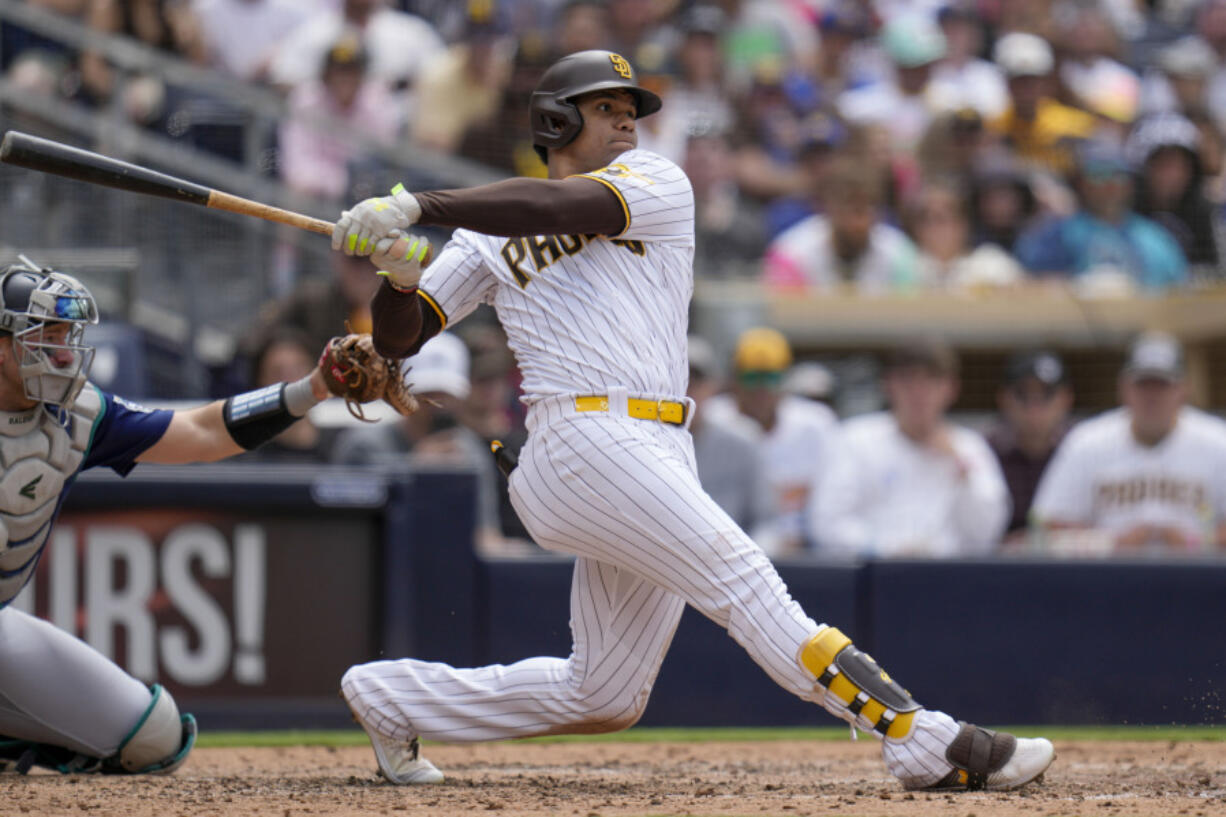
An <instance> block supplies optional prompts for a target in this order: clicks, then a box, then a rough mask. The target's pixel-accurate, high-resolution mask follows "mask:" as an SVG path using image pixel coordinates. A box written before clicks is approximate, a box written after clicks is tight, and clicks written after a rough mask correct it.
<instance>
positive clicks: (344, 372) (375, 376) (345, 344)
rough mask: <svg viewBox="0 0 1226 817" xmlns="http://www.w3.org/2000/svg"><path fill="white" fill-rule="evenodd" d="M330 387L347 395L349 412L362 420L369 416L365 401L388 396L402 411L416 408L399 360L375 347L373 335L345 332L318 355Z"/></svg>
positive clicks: (407, 411) (370, 421) (387, 398)
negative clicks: (383, 354) (382, 354)
mask: <svg viewBox="0 0 1226 817" xmlns="http://www.w3.org/2000/svg"><path fill="white" fill-rule="evenodd" d="M319 368H320V371H322V372H323V376H324V381H325V382H326V383H327V384H328V391H330V392H332V393H333V394H335V395H336V396H337V397H343V398H345V406H346V408H348V409H349V413H350V414H352V415H353V416H354V417H356V418H358V419H359V420H364V421H366V422H368V423H373V422H375V421H374V420H371V419H369V418H367V417H366V413H365V412H364V411H363V410H362V404H363V403H370V402H372V401H374V400H379V399H382V400H385V401H387V403H388V404H389V405H390V406H391V407H392V408H394V409H396V411H398V412H400V413H401V414H412V413H413V412H415V411H417V398H416V397H414V396H413V395H412V393H410V392H409V388H408V386H407V385H406V384H405V381H404V378H403V377H402V376H401V374H400V362H399V361H397V360H392V359H391V358H386V357H383V356H381V355H380V354H379V353H378V352H376V351H375V344H374V341H372V340H371V338H370V335H368V334H362V335H345V336H344V337H343V338H332V340H330V341H328V345H327V346H326V347H324V352H323V355H322V356H321V357H320V359H319Z"/></svg>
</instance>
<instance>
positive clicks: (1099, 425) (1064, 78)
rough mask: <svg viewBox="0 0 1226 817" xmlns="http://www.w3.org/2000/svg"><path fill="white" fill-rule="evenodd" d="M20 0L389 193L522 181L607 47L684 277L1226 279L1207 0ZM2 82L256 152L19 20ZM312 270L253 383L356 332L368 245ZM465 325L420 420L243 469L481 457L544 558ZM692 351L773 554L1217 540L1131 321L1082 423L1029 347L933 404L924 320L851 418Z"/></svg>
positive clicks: (940, 372) (480, 464)
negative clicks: (141, 49) (156, 66)
mask: <svg viewBox="0 0 1226 817" xmlns="http://www.w3.org/2000/svg"><path fill="white" fill-rule="evenodd" d="M27 3H28V4H30V5H36V6H42V7H44V8H46V9H48V10H51V11H54V12H56V13H58V14H61V15H64V16H67V17H73V18H76V19H77V20H79V21H80V22H81V23H83V24H85V25H87V26H89V27H90V28H93V29H96V30H98V31H103V32H107V33H111V34H119V35H124V36H127V37H130V38H134V39H135V40H139V41H140V42H142V43H144V44H145V45H147V46H149V47H152V48H155V49H157V50H159V51H161V52H163V53H165V54H169V55H173V56H175V57H176V58H179V59H183V60H186V61H189V62H191V63H193V64H195V65H198V66H202V67H207V68H211V69H214V70H215V71H216V72H219V73H221V74H223V75H226V76H228V77H231V78H233V79H236V80H239V81H242V82H245V83H250V84H252V85H255V86H259V87H262V88H265V89H267V90H269V91H271V92H273V93H275V94H277V95H278V96H279V97H280V98H281V99H282V100H283V103H284V106H285V107H284V111H285V114H284V117H283V119H282V120H281V122H280V126H279V128H278V129H277V131H276V133H275V134H272V135H271V136H270V139H271V141H270V143H269V144H267V145H262V146H259V147H260V148H261V149H262V150H264V151H266V153H267V155H268V156H269V157H272V158H271V160H270V161H268V162H267V163H264V164H263V165H262V166H263V167H264V168H265V169H266V171H267V172H268V173H275V174H277V175H279V177H280V178H281V179H282V180H283V181H284V183H285V184H286V185H287V186H288V187H290V188H292V189H293V190H296V191H299V192H302V193H305V194H309V195H311V196H315V197H317V198H319V199H323V200H327V201H330V202H334V203H335V204H336V205H337V207H338V209H339V207H341V206H344V205H346V204H348V203H350V202H352V201H353V200H355V199H357V198H360V197H363V196H365V195H369V194H371V193H377V192H381V191H380V190H379V189H375V188H377V186H378V184H383V183H384V182H385V181H386V183H387V184H388V185H389V186H390V184H391V183H392V182H394V181H396V180H397V179H396V178H394V173H395V168H388V167H386V166H380V165H379V161H378V160H377V158H376V155H377V154H378V150H376V149H374V148H377V146H389V147H390V146H409V147H411V148H415V149H419V150H421V151H423V153H424V155H436V154H437V155H449V156H456V157H461V158H464V159H468V160H471V161H473V162H477V163H480V164H482V165H485V166H488V167H491V168H494V169H495V170H497V171H499V172H502V173H507V174H519V175H544V167H543V166H542V165H541V163H540V160H539V158H538V157H537V155H536V153H535V152H534V151H533V150H532V147H531V141H530V134H529V132H528V129H527V124H528V123H527V101H528V97H529V94H530V92H531V89H532V88H533V87H534V85H535V84H536V81H537V79H538V78H539V76H540V75H541V73H542V72H543V71H544V69H545V67H547V66H548V65H549V64H550V63H551V62H552V61H554V60H555V59H557V58H558V57H559V56H562V55H564V54H567V53H571V52H574V51H579V50H584V49H590V48H601V49H610V50H613V51H616V52H618V53H620V54H623V55H624V56H626V57H627V58H628V59H629V60H630V61H631V62H632V63H633V64H634V65H635V67H636V68H637V69H638V71H639V73H640V75H641V77H642V81H643V83H644V84H645V85H648V86H650V87H651V88H652V89H653V90H654V91H656V92H657V93H659V94H660V95H661V96H662V97H663V99H664V108H663V110H662V111H661V112H660V113H659V114H657V115H655V116H653V117H650V118H647V119H644V120H642V121H641V122H640V123H639V127H638V131H639V142H640V146H641V147H643V148H646V149H649V150H652V151H656V152H658V153H660V154H663V155H665V156H667V157H669V158H670V159H672V160H674V161H676V162H677V163H678V164H679V165H681V166H682V167H683V168H684V169H685V171H686V173H687V174H688V175H689V177H690V180H691V182H692V184H693V187H694V193H695V203H696V217H697V249H696V258H695V274H696V276H697V277H698V278H700V279H714V280H741V281H751V282H752V281H758V282H761V285H762V287H764V288H765V289H767V290H769V291H772V292H776V293H809V294H825V293H834V292H843V291H846V292H851V293H858V294H863V295H866V296H872V295H876V294H891V293H914V292H920V291H950V290H953V291H959V290H972V291H981V290H983V289H991V288H1015V287H1022V286H1029V287H1038V288H1042V287H1061V288H1066V287H1071V288H1072V289H1073V290H1074V291H1075V292H1076V293H1078V294H1079V295H1083V296H1087V297H1089V296H1104V295H1105V296H1113V297H1114V296H1122V295H1147V294H1154V293H1165V292H1169V291H1171V290H1173V289H1186V288H1194V287H1199V286H1205V285H1212V284H1216V283H1220V282H1221V279H1222V278H1223V275H1222V270H1223V259H1222V256H1221V253H1222V248H1223V229H1222V228H1223V216H1224V215H1226V210H1224V206H1226V162H1224V161H1223V155H1224V154H1223V146H1224V143H1226V59H1224V58H1226V0H1147V2H1140V0H455V2H448V1H447V0H27ZM0 69H3V70H4V72H5V75H6V77H7V79H8V80H9V81H10V82H12V83H15V84H16V87H18V88H21V89H23V90H24V91H28V92H30V93H41V94H46V95H52V96H57V97H63V98H65V99H71V100H74V101H76V102H77V103H79V104H81V105H88V106H94V107H105V106H109V107H110V108H111V109H112V110H116V111H119V112H121V114H122V115H123V116H125V117H127V118H128V119H129V120H130V121H131V122H134V123H137V124H139V125H140V126H142V127H145V128H148V129H150V130H151V131H156V132H159V133H161V134H163V135H166V136H170V137H172V138H190V139H192V141H193V142H194V143H195V144H196V145H197V146H198V147H200V148H202V149H205V150H208V151H211V152H213V153H216V154H218V155H220V156H224V157H227V158H233V159H242V157H243V153H244V151H249V150H250V149H251V148H252V146H251V145H250V144H249V140H247V139H245V138H244V137H243V136H242V133H243V131H242V128H241V122H240V123H238V124H236V118H241V112H240V111H238V110H237V109H236V108H235V106H233V105H232V104H230V103H229V102H228V101H227V100H226V99H224V98H217V97H216V96H209V95H207V94H205V93H203V92H201V91H200V90H199V89H193V90H185V89H181V88H176V87H174V86H173V84H172V83H168V82H167V81H166V80H165V78H163V77H160V76H158V74H157V72H154V71H150V72H148V73H145V74H140V73H137V74H135V75H133V74H130V73H127V74H123V75H121V72H119V71H117V70H116V68H115V66H113V65H111V64H110V63H109V61H108V60H107V58H106V56H105V54H102V53H95V52H91V51H90V50H89V49H88V48H86V49H75V48H72V47H70V46H67V45H65V44H64V43H62V42H58V41H56V40H54V39H52V38H48V37H45V36H43V35H41V34H38V33H35V32H33V31H26V30H24V29H22V28H20V27H19V26H16V25H13V24H11V23H5V24H4V26H3V28H2V29H0ZM388 174H392V175H388ZM372 179H378V180H379V181H378V183H377V184H376V183H374V182H372V181H371V180H372ZM404 181H405V182H406V184H408V185H409V186H410V188H412V187H413V184H412V181H413V180H412V179H404ZM372 184H374V185H375V186H374V187H372ZM332 263H333V265H334V269H333V271H332V272H333V274H332V275H331V276H323V277H320V278H318V279H317V280H316V279H313V280H308V281H305V282H301V283H300V284H299V285H297V286H295V287H293V288H291V289H289V294H288V295H287V296H286V297H284V298H283V299H281V300H278V301H275V302H270V303H269V304H267V305H266V306H265V308H264V311H263V312H262V313H261V315H260V317H259V319H258V321H257V323H258V324H259V326H260V327H261V328H260V330H259V331H258V332H254V333H252V335H251V336H250V337H248V338H245V339H244V343H243V346H242V350H243V355H242V357H241V360H242V363H243V365H244V366H247V367H249V371H245V372H244V376H245V377H246V378H247V379H249V380H250V381H251V382H253V383H264V382H276V381H278V380H287V379H288V380H292V379H294V378H295V377H298V376H300V374H301V373H302V372H304V371H306V370H309V368H310V366H311V365H312V360H313V355H314V353H315V351H316V350H318V348H319V347H320V345H321V344H322V342H323V341H324V340H326V339H327V338H328V337H330V336H332V335H334V334H336V333H337V331H338V327H340V326H344V325H346V323H347V324H348V325H349V326H350V327H351V328H353V329H354V330H355V331H361V330H362V329H363V328H366V327H368V326H369V312H368V303H369V298H370V295H371V293H372V289H373V287H374V283H375V279H374V277H373V276H371V275H370V274H369V267H368V265H367V264H366V263H365V262H364V261H361V260H360V259H359V260H358V261H356V262H355V261H354V260H353V259H349V258H346V257H344V256H341V255H336V256H335V257H334V258H333V259H332ZM472 324H473V325H472V326H471V327H469V326H465V327H461V328H460V334H458V335H454V336H453V335H451V334H446V335H444V336H441V337H439V338H437V339H436V340H433V341H431V342H430V344H427V346H426V348H424V349H423V350H422V352H421V353H420V355H419V356H418V357H417V359H415V360H414V361H410V364H411V365H412V367H413V368H412V379H413V380H414V382H415V385H416V387H417V389H418V391H420V392H422V393H424V394H425V395H426V396H427V397H428V399H427V400H426V401H424V405H425V406H426V408H425V409H424V410H423V411H422V412H421V413H419V414H418V415H415V416H414V417H412V418H408V419H406V420H403V421H399V422H394V423H380V424H379V425H377V426H371V427H369V428H346V429H343V430H341V429H338V428H333V427H317V426H315V425H312V423H311V422H310V421H302V422H300V423H299V424H298V425H297V426H295V427H294V428H293V429H291V430H290V431H289V432H287V433H286V434H285V435H284V436H283V437H282V438H280V439H279V440H277V441H276V442H275V443H274V444H272V445H270V446H268V447H266V448H265V449H263V450H262V451H260V452H256V453H255V454H253V455H251V456H252V457H253V458H259V459H266V460H268V459H271V460H277V461H299V462H328V461H333V462H343V463H347V464H355V463H380V462H388V461H391V460H400V459H403V458H406V457H408V458H414V459H419V460H423V461H429V462H434V461H447V462H453V463H455V462H459V463H467V464H470V465H472V467H474V468H476V469H477V470H478V473H479V474H480V482H481V498H480V501H479V503H478V507H479V517H480V521H479V537H478V538H479V542H478V544H479V545H480V547H481V548H482V549H483V550H484V551H485V552H489V553H506V552H517V553H518V552H531V550H532V547H533V546H532V545H531V544H530V543H528V542H526V541H525V538H524V533H523V530H522V528H521V527H519V525H518V520H516V519H515V516H514V512H513V511H512V510H511V509H510V508H509V506H508V503H507V499H506V492H505V484H504V478H503V477H502V476H501V475H500V474H499V473H498V471H497V470H496V469H495V467H494V465H493V460H492V459H491V458H490V456H489V454H488V445H489V443H490V442H491V441H492V440H494V439H500V440H503V441H506V442H508V443H509V445H510V446H511V447H513V446H514V444H515V442H516V440H517V439H518V438H519V436H520V435H522V433H523V427H522V409H521V407H520V406H519V404H518V403H517V402H516V399H515V398H516V386H517V375H516V372H515V368H514V361H513V360H512V359H511V358H510V356H509V353H508V351H507V349H506V344H505V339H503V338H502V337H501V335H500V331H499V329H498V327H497V324H496V323H495V322H493V321H490V320H484V321H482V320H480V319H478V320H476V321H473V322H472ZM709 340H711V339H704V338H700V337H695V338H693V339H692V341H691V348H690V359H691V383H690V390H691V396H692V397H693V398H694V399H695V400H696V401H697V402H698V403H699V405H700V409H699V411H698V412H697V414H696V416H695V419H694V425H693V430H694V434H695V444H696V449H697V452H698V463H699V468H700V476H701V478H702V480H703V483H704V485H705V486H706V487H707V489H708V490H709V491H710V492H711V494H712V495H713V496H714V497H715V498H716V499H717V501H719V502H720V504H721V505H722V506H723V507H724V508H725V509H726V510H727V511H728V513H729V514H731V515H732V516H733V518H735V519H736V520H737V521H738V522H739V523H741V524H742V525H743V526H744V527H745V528H746V529H747V530H749V531H750V532H751V533H752V534H753V535H754V536H755V538H756V539H757V540H758V541H759V542H761V543H762V544H763V546H764V547H765V548H766V549H767V550H768V552H770V553H771V554H772V555H776V556H781V555H792V554H801V553H816V554H824V555H834V556H918V557H948V556H974V555H985V554H989V553H994V552H998V551H1000V550H1002V549H1006V550H1007V549H1010V548H1013V549H1018V548H1045V549H1063V550H1068V551H1072V552H1085V551H1089V552H1110V551H1116V550H1121V549H1124V550H1134V549H1138V548H1140V549H1153V548H1157V549H1162V550H1166V551H1171V552H1173V551H1179V552H1204V551H1207V550H1209V549H1212V548H1216V547H1218V546H1220V545H1223V544H1226V542H1224V541H1223V540H1224V539H1226V526H1224V525H1223V519H1226V477H1223V476H1222V475H1223V474H1226V461H1220V460H1219V459H1218V457H1226V425H1223V424H1221V423H1219V421H1217V420H1215V419H1213V418H1211V417H1210V416H1208V415H1206V414H1203V413H1201V412H1198V411H1197V410H1195V409H1193V408H1190V407H1188V406H1187V405H1186V401H1187V383H1186V372H1185V367H1184V364H1183V358H1182V351H1181V350H1180V349H1179V347H1178V343H1177V342H1176V341H1175V340H1174V339H1172V338H1169V337H1165V336H1145V337H1143V338H1141V339H1140V340H1139V341H1138V343H1137V345H1136V346H1135V347H1134V348H1133V349H1132V350H1131V352H1130V355H1129V358H1128V361H1127V363H1126V364H1125V366H1124V369H1123V370H1122V371H1121V373H1120V377H1119V393H1120V407H1119V408H1118V409H1115V410H1113V411H1112V412H1109V413H1108V414H1105V415H1103V416H1101V417H1095V418H1090V419H1084V420H1083V421H1082V422H1081V423H1078V424H1076V425H1075V426H1074V425H1073V420H1074V417H1073V414H1072V411H1073V408H1074V403H1073V394H1074V392H1073V387H1074V385H1075V384H1073V383H1072V382H1071V380H1070V378H1069V376H1068V373H1067V370H1066V368H1065V366H1064V363H1063V362H1062V361H1061V359H1060V358H1059V356H1058V355H1056V354H1055V353H1054V352H1052V351H1044V350H1027V351H1025V352H1023V353H1020V354H1019V355H1017V356H1016V357H1015V358H1013V359H1012V360H1010V361H1009V363H1008V365H1007V366H1006V367H1005V370H1004V371H1002V372H1001V373H1000V384H999V390H998V393H997V404H998V408H999V412H998V415H997V416H996V417H994V418H993V419H992V422H991V423H988V424H982V427H976V428H971V427H968V426H963V425H959V424H955V423H953V422H951V421H950V419H949V416H948V413H949V410H950V408H951V406H953V404H954V401H955V400H956V399H957V396H958V390H959V378H960V370H959V361H958V356H957V354H956V353H955V352H954V351H953V350H952V349H951V348H950V347H948V346H947V345H946V344H944V343H943V342H941V341H940V340H938V339H931V338H917V339H915V340H914V341H913V342H911V343H908V344H907V345H905V346H902V347H900V348H899V349H897V350H896V351H895V353H893V354H892V355H888V356H886V358H884V359H883V360H882V361H881V364H882V368H881V372H880V381H879V390H880V395H881V398H882V399H881V401H880V404H879V405H880V407H882V410H880V411H860V412H849V411H846V406H835V407H833V408H832V406H831V405H830V404H831V402H832V399H833V395H834V394H835V392H836V389H837V388H838V387H839V384H838V383H837V380H838V378H837V377H836V373H835V372H833V371H832V370H831V369H829V368H826V367H824V366H822V365H819V364H817V363H814V362H813V361H800V362H797V361H794V360H793V353H792V350H791V348H790V347H789V345H788V342H787V340H786V339H785V338H784V336H783V335H782V334H780V333H779V332H777V331H775V330H773V329H769V328H759V329H754V330H751V331H750V332H747V333H745V334H744V335H743V336H742V337H741V338H740V339H739V342H738V343H737V344H736V349H735V352H734V354H733V355H732V356H731V359H729V360H725V359H722V356H721V355H718V354H717V353H716V351H715V348H714V347H713V346H712V344H711V343H709V342H708V341H709ZM836 409H837V410H836ZM848 415H850V416H848ZM1188 451H1191V452H1193V454H1196V456H1186V454H1187V452H1188Z"/></svg>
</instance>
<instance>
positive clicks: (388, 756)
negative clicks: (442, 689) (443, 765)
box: [349, 707, 443, 786]
mask: <svg viewBox="0 0 1226 817" xmlns="http://www.w3.org/2000/svg"><path fill="white" fill-rule="evenodd" d="M349 711H350V712H353V719H354V720H355V721H357V722H358V725H359V726H361V727H362V729H363V731H365V732H366V737H368V738H370V745H371V747H372V748H373V749H374V750H375V760H377V761H378V762H379V774H380V776H382V777H383V779H384V780H387V781H388V782H389V783H395V784H396V785H397V786H420V785H425V784H428V783H442V782H443V773H442V772H440V771H439V770H438V767H437V766H435V765H434V764H433V763H431V762H430V761H428V760H426V759H425V758H424V757H422V756H421V752H420V748H421V747H420V746H419V745H418V743H417V738H413V739H412V740H410V741H402V740H393V739H391V738H388V737H384V736H383V735H381V734H379V733H378V732H376V731H375V730H374V729H373V728H372V727H370V726H368V725H367V724H366V722H365V721H363V720H362V719H361V718H360V717H359V716H358V713H357V712H354V710H353V708H352V707H350V709H349Z"/></svg>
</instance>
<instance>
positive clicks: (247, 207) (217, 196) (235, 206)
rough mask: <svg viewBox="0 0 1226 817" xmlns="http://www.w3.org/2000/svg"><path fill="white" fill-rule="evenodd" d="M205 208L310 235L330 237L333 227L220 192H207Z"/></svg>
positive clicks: (319, 221)
mask: <svg viewBox="0 0 1226 817" xmlns="http://www.w3.org/2000/svg"><path fill="white" fill-rule="evenodd" d="M207 206H208V207H212V208H213V209H216V210H227V211H229V212H231V213H240V214H242V215H245V216H255V217H256V218H262V219H265V220H266V221H276V222H278V223H281V224H288V225H290V226H291V227H297V228H298V229H300V230H309V231H310V232H312V233H319V234H321V235H332V227H333V226H334V225H333V224H332V222H330V221H324V220H323V219H321V218H312V217H310V216H305V215H303V214H302V213H295V212H292V211H290V210H282V209H281V208H280V207H273V206H272V205H271V204H264V203H262V202H258V201H252V200H251V199H245V198H242V197H241V196H235V195H233V194H231V193H223V192H221V191H220V190H212V191H210V192H209V200H208V202H207Z"/></svg>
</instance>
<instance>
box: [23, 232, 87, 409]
mask: <svg viewBox="0 0 1226 817" xmlns="http://www.w3.org/2000/svg"><path fill="white" fill-rule="evenodd" d="M97 322H98V306H97V304H96V303H95V302H94V298H93V296H92V295H90V293H89V290H88V289H86V288H85V285H84V284H82V283H81V282H80V281H78V280H77V279H76V278H73V277H72V276H71V275H66V274H64V273H62V272H55V271H54V270H51V269H47V268H42V269H40V268H38V267H37V266H35V265H34V264H32V263H29V262H28V261H27V260H26V259H25V257H24V256H23V257H22V263H21V264H10V265H9V266H7V267H4V268H2V269H0V337H2V336H9V337H12V339H13V349H14V353H15V354H16V355H17V360H18V365H19V368H20V373H21V380H22V384H23V385H24V386H25V391H26V396H27V397H28V398H30V399H31V400H40V401H42V402H44V403H49V404H52V405H56V406H61V407H63V408H65V409H67V408H69V407H70V406H71V405H72V403H73V402H74V401H75V400H76V398H77V395H78V394H80V392H81V387H82V386H84V385H85V380H86V378H87V377H88V376H89V369H90V365H91V364H92V363H93V359H94V350H93V348H92V347H90V346H87V345H85V343H84V333H85V327H86V325H88V324H93V323H97ZM48 324H67V325H68V333H67V335H66V336H64V337H63V339H62V340H53V339H52V338H51V337H49V336H46V335H45V334H44V332H43V328H44V327H46V326H47V325H48ZM65 352H67V353H69V355H70V358H68V357H66V356H65V354H64V353H65ZM68 360H70V362H67V361H68Z"/></svg>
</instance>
